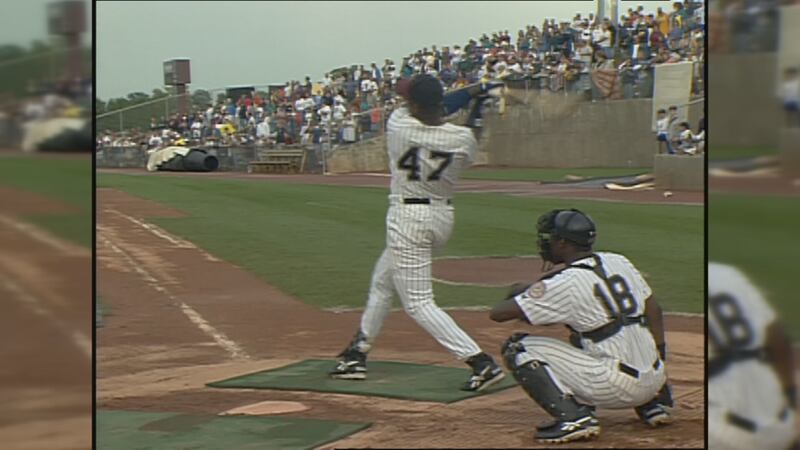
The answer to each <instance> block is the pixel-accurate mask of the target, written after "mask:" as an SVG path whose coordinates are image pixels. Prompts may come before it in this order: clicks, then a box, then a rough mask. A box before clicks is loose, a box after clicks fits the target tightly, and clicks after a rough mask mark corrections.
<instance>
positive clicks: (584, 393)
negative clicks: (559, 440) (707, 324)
mask: <svg viewBox="0 0 800 450" xmlns="http://www.w3.org/2000/svg"><path fill="white" fill-rule="evenodd" d="M512 339H515V340H516V345H513V346H512V345H511V342H512ZM509 348H513V349H516V350H515V351H516V353H514V355H513V359H509V356H505V354H506V353H508V352H507V351H506V350H508V349H509ZM503 350H504V359H505V361H506V364H509V363H513V367H514V368H519V367H526V365H527V364H528V363H529V362H531V361H534V360H535V361H538V363H539V364H540V365H541V364H542V363H545V364H546V365H547V368H548V369H547V370H548V372H549V373H550V375H551V377H552V379H553V381H554V383H555V384H556V385H557V387H558V388H559V390H560V391H561V392H563V393H565V394H567V395H572V396H574V398H575V399H576V401H577V402H579V403H584V404H590V405H593V406H597V407H603V408H610V409H620V408H633V407H636V406H638V405H641V404H644V403H646V402H648V401H649V400H651V399H652V398H653V397H654V396H655V395H656V393H657V392H658V391H659V389H660V388H661V387H662V386H663V385H664V382H665V381H666V374H665V372H664V371H663V369H662V370H661V371H658V372H652V371H651V372H644V373H641V374H640V375H639V378H634V377H632V376H630V375H628V374H625V373H623V372H621V371H620V370H619V369H618V368H616V367H614V366H613V365H611V364H609V363H608V362H607V361H602V360H600V359H597V358H594V357H592V356H590V355H588V354H586V353H584V352H583V351H581V350H579V349H577V348H575V347H573V346H572V345H570V344H568V343H566V342H562V341H559V340H557V339H551V338H544V337H531V336H527V337H524V336H520V335H515V336H512V338H511V339H509V341H508V342H507V343H506V344H505V345H504V347H503ZM512 370H513V369H512ZM515 376H516V370H515ZM537 395H538V394H537ZM534 399H535V398H534Z"/></svg>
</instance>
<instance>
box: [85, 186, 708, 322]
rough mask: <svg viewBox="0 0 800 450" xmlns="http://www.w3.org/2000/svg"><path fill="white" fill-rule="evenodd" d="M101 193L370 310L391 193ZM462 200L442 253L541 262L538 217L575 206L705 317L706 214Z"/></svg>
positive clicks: (310, 298)
mask: <svg viewBox="0 0 800 450" xmlns="http://www.w3.org/2000/svg"><path fill="white" fill-rule="evenodd" d="M97 185H98V187H113V188H117V189H121V190H124V191H126V192H129V193H131V194H134V195H137V196H140V197H143V198H148V199H152V200H155V201H158V202H160V203H163V204H165V205H168V206H171V207H174V208H177V209H180V210H182V211H184V212H186V213H188V214H189V217H183V218H157V219H152V218H149V219H148V220H151V221H153V222H154V223H156V224H158V225H159V226H162V227H164V228H165V229H167V230H168V231H170V232H171V233H174V234H176V235H179V236H182V237H184V238H186V239H188V240H190V241H192V242H194V243H196V244H197V245H199V246H201V247H203V248H204V249H205V250H207V251H209V252H210V253H212V254H214V255H216V256H218V257H220V258H223V259H225V260H227V261H229V262H232V263H234V264H236V265H239V266H240V267H243V268H246V269H248V270H250V271H251V272H253V273H254V274H256V275H257V276H259V277H261V278H263V279H264V280H266V281H267V282H269V283H271V284H273V285H275V286H277V287H279V288H280V289H282V290H284V291H285V292H287V293H289V294H292V295H294V296H296V297H298V298H300V299H302V300H304V301H306V302H308V303H310V304H313V305H317V306H320V307H334V306H348V307H362V306H363V303H364V301H365V298H366V292H367V289H368V287H369V279H370V275H371V272H372V268H373V265H374V263H375V260H376V259H377V258H378V256H379V255H380V253H381V251H382V250H383V246H384V239H385V228H384V227H385V225H384V218H385V214H386V208H387V199H386V195H387V191H386V189H384V188H357V187H334V186H315V185H301V184H281V183H272V182H261V181H242V180H220V179H198V178H183V177H147V176H126V175H110V174H98V176H97ZM456 204H457V207H456V217H457V219H456V227H455V231H454V235H453V237H452V238H451V240H450V242H449V243H448V245H447V248H446V249H445V254H446V255H452V256H470V255H530V254H534V253H535V252H536V236H535V235H534V234H533V232H534V227H535V222H536V218H537V217H538V215H539V214H541V213H543V212H545V211H547V210H550V209H552V208H555V207H577V208H581V209H583V210H585V211H586V212H588V213H589V214H591V215H592V216H593V217H594V219H595V220H596V221H597V222H598V224H599V241H598V250H604V249H608V250H613V251H616V252H620V253H623V254H625V255H627V256H628V257H629V258H631V259H632V260H633V261H634V263H635V264H637V266H639V268H640V269H641V270H642V271H643V272H644V273H645V274H646V276H647V277H648V279H649V281H650V282H651V284H652V286H653V288H654V290H655V292H656V295H657V296H658V297H659V299H660V300H661V302H662V305H663V306H664V307H665V308H666V309H668V310H671V311H687V312H702V311H703V308H704V300H703V297H704V295H703V277H704V268H703V267H704V259H703V250H704V243H703V239H704V235H703V208H702V207H700V206H696V207H692V206H665V205H634V204H622V203H607V202H591V201H572V200H570V201H565V200H558V199H542V198H520V197H511V196H504V195H498V194H459V195H458V197H457V198H456ZM100 206H101V205H98V207H100ZM435 290H436V296H437V303H439V304H440V305H442V306H474V305H492V304H494V303H495V301H497V300H498V299H499V298H501V297H502V295H503V293H504V291H505V289H497V288H479V287H462V286H449V285H444V284H439V283H437V284H436V286H435Z"/></svg>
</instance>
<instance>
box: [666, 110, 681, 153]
mask: <svg viewBox="0 0 800 450" xmlns="http://www.w3.org/2000/svg"><path fill="white" fill-rule="evenodd" d="M668 119H669V120H668V121H667V132H668V133H669V141H670V143H671V145H672V148H676V147H678V144H680V136H679V132H678V123H679V122H678V107H677V106H675V105H672V106H670V107H669V116H668Z"/></svg>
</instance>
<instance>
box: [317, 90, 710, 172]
mask: <svg viewBox="0 0 800 450" xmlns="http://www.w3.org/2000/svg"><path fill="white" fill-rule="evenodd" d="M509 97H510V98H514V99H517V100H513V102H516V103H515V104H510V105H508V107H507V108H506V113H505V115H503V116H500V115H498V114H496V113H488V114H486V117H485V127H484V135H483V137H482V138H481V143H480V149H479V150H480V151H479V153H478V155H477V158H476V164H478V165H480V164H490V165H496V166H509V167H559V168H576V167H653V156H654V155H655V154H656V153H658V144H657V143H656V140H655V133H654V132H652V131H651V123H650V120H651V117H652V100H651V99H635V100H616V101H602V102H594V103H593V102H588V101H586V100H585V99H583V98H582V97H579V96H577V95H564V94H561V93H558V94H554V93H550V92H547V91H544V92H536V93H534V92H530V91H529V92H528V93H527V95H526V94H525V93H524V91H522V92H521V93H520V92H512V93H511V94H510V95H509ZM524 101H527V104H524V103H523V102H524ZM703 106H704V105H703V103H702V102H700V103H696V104H693V105H691V106H690V107H689V122H690V123H691V124H692V128H695V127H696V125H697V122H698V121H699V120H700V118H701V117H702V116H703V113H704V111H703ZM463 121H464V119H463V118H461V119H459V120H456V121H455V122H456V123H463ZM385 145H386V144H385V138H383V137H379V138H375V139H370V140H367V141H363V142H359V143H356V144H350V145H346V146H341V147H339V148H337V149H336V150H334V151H333V152H332V153H331V154H330V155H329V157H328V171H330V172H333V173H347V172H385V171H387V170H388V161H387V157H386V146H385Z"/></svg>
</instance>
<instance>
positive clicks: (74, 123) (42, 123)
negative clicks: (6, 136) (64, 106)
mask: <svg viewBox="0 0 800 450" xmlns="http://www.w3.org/2000/svg"><path fill="white" fill-rule="evenodd" d="M86 120H87V119H78V118H69V117H55V118H52V119H36V120H31V121H28V122H25V123H24V124H22V130H23V131H22V150H23V151H26V152H35V151H36V150H38V149H39V144H42V143H43V142H46V141H47V140H49V139H52V138H54V137H56V136H58V135H59V134H60V133H63V132H64V131H66V130H81V129H82V128H83V127H85V126H86ZM76 150H78V149H76Z"/></svg>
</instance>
